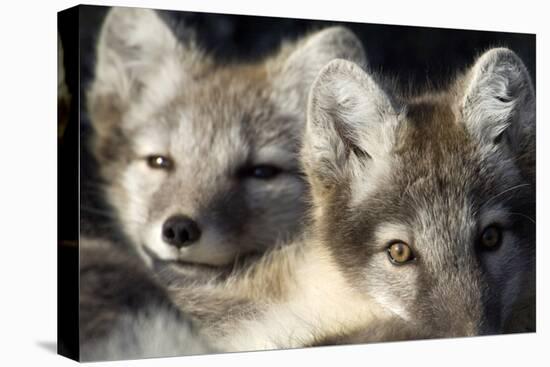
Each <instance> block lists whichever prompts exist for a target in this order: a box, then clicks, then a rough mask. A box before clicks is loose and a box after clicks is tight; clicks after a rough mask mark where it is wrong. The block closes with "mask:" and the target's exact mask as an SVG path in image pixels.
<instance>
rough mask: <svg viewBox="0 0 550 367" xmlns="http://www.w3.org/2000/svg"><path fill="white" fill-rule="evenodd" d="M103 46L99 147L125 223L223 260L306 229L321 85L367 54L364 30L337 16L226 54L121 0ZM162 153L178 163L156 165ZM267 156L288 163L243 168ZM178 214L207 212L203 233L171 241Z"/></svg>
mask: <svg viewBox="0 0 550 367" xmlns="http://www.w3.org/2000/svg"><path fill="white" fill-rule="evenodd" d="M97 56H98V57H97V67H96V75H95V80H94V82H93V84H92V86H91V88H90V90H89V92H88V106H89V109H90V116H91V119H92V122H93V125H94V130H95V136H94V140H93V144H92V151H93V153H94V155H95V157H96V159H97V160H98V162H99V166H100V169H101V174H102V177H103V179H104V180H105V192H106V196H107V200H108V202H109V203H110V204H111V205H112V206H113V207H114V208H115V211H116V214H117V217H118V220H119V222H120V224H121V227H122V228H123V230H124V232H125V233H126V235H127V236H128V237H129V238H130V240H131V241H132V242H133V243H134V244H135V245H136V246H137V247H138V249H143V248H147V249H148V250H149V251H148V253H152V254H154V255H156V257H158V258H161V259H164V260H182V261H185V262H192V263H198V264H209V265H216V266H217V265H225V264H228V263H229V264H230V263H231V262H232V261H234V259H235V258H236V257H237V256H239V255H241V254H245V253H249V252H263V251H265V250H266V249H268V248H269V247H271V246H273V245H275V244H277V243H284V242H286V241H288V240H289V239H290V238H292V237H293V236H294V235H295V234H296V233H298V232H299V230H300V228H301V223H302V221H303V219H304V213H305V211H306V209H307V196H308V194H307V190H306V185H305V182H304V180H303V177H302V175H301V174H300V167H299V166H300V164H299V161H298V150H299V137H300V135H301V132H302V130H303V127H304V125H305V105H306V102H307V93H308V91H309V87H310V85H311V83H312V82H313V78H314V77H315V75H316V74H317V72H318V71H319V70H320V69H321V67H322V66H323V65H325V64H326V63H327V62H329V61H330V60H332V59H334V58H338V57H340V58H349V59H352V60H354V61H355V62H358V63H364V62H365V60H364V59H365V57H364V52H363V49H362V46H361V44H360V42H359V41H358V40H357V38H356V37H355V36H354V35H353V34H352V33H351V32H350V31H349V30H347V29H345V28H342V27H333V28H328V29H325V30H322V31H319V32H317V33H313V34H311V35H308V36H306V37H304V38H303V39H302V40H299V41H298V42H296V43H292V44H291V43H287V44H284V45H283V46H282V47H281V49H280V50H279V52H277V53H275V54H274V55H272V56H271V57H268V58H266V59H265V60H261V61H259V62H257V63H251V64H229V65H219V64H216V62H215V61H214V60H212V59H210V58H209V57H208V56H207V55H205V54H204V53H203V52H201V51H200V50H199V49H198V48H197V46H196V45H195V44H194V42H193V41H188V42H185V43H180V42H178V41H177V40H176V39H175V37H174V36H173V34H172V32H171V31H170V29H169V28H168V26H167V25H166V24H164V22H163V21H162V20H161V18H160V17H159V16H158V15H157V14H156V13H155V12H154V11H152V10H147V9H131V8H113V9H112V10H111V11H110V13H109V15H108V16H107V19H106V20H105V24H104V25H103V28H102V31H101V35H100V38H99V42H98V52H97ZM152 154H161V155H165V156H168V157H170V158H172V159H173V160H174V162H175V166H174V167H173V169H172V170H171V171H170V172H163V171H159V170H152V169H150V168H149V167H148V166H147V164H146V157H147V156H148V155H152ZM260 164H269V165H274V166H277V167H279V168H281V169H282V172H281V173H280V174H279V175H277V176H276V177H274V178H273V179H270V180H265V181H264V180H259V179H254V178H250V177H243V175H242V174H241V172H242V170H243V169H246V168H247V167H251V166H254V165H260ZM175 214H183V215H186V216H188V217H191V218H193V219H194V220H195V221H196V222H198V223H199V226H200V227H201V229H202V236H201V240H200V242H199V243H197V244H194V245H193V246H190V247H187V248H182V249H180V250H177V249H176V248H174V247H170V246H168V245H167V244H165V243H163V242H162V240H161V229H160V228H161V225H162V223H163V222H164V221H165V220H166V219H167V218H168V217H170V216H172V215H175ZM142 252H143V251H142Z"/></svg>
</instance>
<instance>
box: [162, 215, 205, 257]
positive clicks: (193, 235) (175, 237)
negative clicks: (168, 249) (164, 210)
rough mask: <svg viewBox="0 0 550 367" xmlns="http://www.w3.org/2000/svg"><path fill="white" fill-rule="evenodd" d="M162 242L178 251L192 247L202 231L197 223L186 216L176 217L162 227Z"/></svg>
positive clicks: (172, 217)
mask: <svg viewBox="0 0 550 367" xmlns="http://www.w3.org/2000/svg"><path fill="white" fill-rule="evenodd" d="M161 232H162V233H161V236H162V240H163V241H164V242H165V243H167V244H168V245H170V246H174V247H176V248H178V249H180V248H182V247H187V246H191V245H192V244H194V243H196V242H197V240H198V239H199V238H200V236H201V229H200V227H199V225H198V224H197V222H195V221H194V220H193V219H191V218H189V217H187V216H185V215H181V214H178V215H174V216H171V217H170V218H168V219H167V220H166V221H165V222H164V223H163V225H162V231H161Z"/></svg>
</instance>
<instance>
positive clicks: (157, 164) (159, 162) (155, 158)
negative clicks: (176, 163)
mask: <svg viewBox="0 0 550 367" xmlns="http://www.w3.org/2000/svg"><path fill="white" fill-rule="evenodd" d="M146 159H147V165H149V167H151V168H155V169H170V168H172V166H173V164H172V160H171V159H170V158H168V157H165V156H162V155H150V156H148V157H147V158H146Z"/></svg>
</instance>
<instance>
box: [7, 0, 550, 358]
mask: <svg viewBox="0 0 550 367" xmlns="http://www.w3.org/2000/svg"><path fill="white" fill-rule="evenodd" d="M90 2H91V3H94V4H98V5H103V4H104V5H127V6H142V7H154V8H164V9H180V10H190V11H205V12H218V13H238V14H250V15H271V16H283V17H297V18H312V19H326V20H347V21H359V22H370V23H385V24H407V25H421V26H433V27H447V28H463V29H484V30H497V31H513V32H527V33H537V65H538V70H537V106H538V111H537V112H538V116H537V117H538V127H537V129H538V131H537V135H538V148H539V152H538V153H539V154H538V159H537V161H538V167H537V172H538V179H539V182H538V187H539V193H538V195H537V196H538V198H537V202H538V209H539V212H538V214H537V217H538V219H539V225H538V226H537V230H538V232H539V236H538V241H537V245H538V252H537V269H538V271H539V272H538V281H539V284H538V290H537V292H538V293H537V294H538V296H539V297H538V305H537V309H538V311H539V312H538V315H537V316H538V320H537V321H538V322H537V326H538V327H537V329H538V332H537V334H536V335H519V336H501V337H479V338H468V339H450V340H449V339H448V340H438V341H417V342H401V343H387V344H376V345H365V346H348V347H327V348H316V349H307V350H293V351H279V352H255V353H235V354H226V355H216V356H207V357H203V356H201V357H180V358H167V359H150V360H141V361H131V362H119V363H100V364H97V365H98V366H103V365H105V366H111V365H113V366H115V365H117V366H118V365H129V366H158V365H163V366H164V365H166V366H176V365H177V366H181V365H194V366H195V365H197V366H214V365H219V364H224V365H265V364H267V365H296V364H298V363H301V364H305V365H306V366H307V365H312V364H319V363H320V364H321V365H336V366H343V365H348V364H354V365H355V364H357V365H359V364H360V365H365V366H381V365H383V366H391V365H407V366H409V365H412V366H415V365H422V366H431V365H444V366H464V365H481V364H490V365H491V366H509V365H515V366H518V365H520V366H521V365H528V364H536V365H542V364H543V362H540V361H538V360H549V359H550V358H549V357H548V356H549V353H548V348H550V347H549V346H550V343H549V341H550V340H548V335H549V333H548V330H550V328H549V326H548V320H549V318H548V314H546V313H545V309H546V310H550V308H549V307H548V305H549V303H548V289H549V288H548V284H549V283H548V274H549V271H548V268H549V266H541V265H542V262H544V261H545V257H546V256H548V255H550V251H549V250H548V249H547V248H545V245H546V243H545V242H546V241H545V239H544V238H543V237H541V236H540V233H542V232H541V231H542V230H543V229H544V228H545V227H546V225H549V224H550V223H549V221H548V219H549V216H548V215H547V214H546V213H545V211H544V210H541V208H546V207H547V206H548V194H546V193H545V188H547V187H548V177H549V172H548V169H547V167H548V165H547V163H546V162H545V159H544V157H546V156H548V155H547V154H548V151H549V144H546V143H545V142H546V141H547V140H548V139H549V138H550V136H549V134H548V130H549V129H548V126H547V124H545V120H547V110H548V109H547V108H545V105H544V104H543V103H542V101H545V100H547V99H548V94H547V91H548V85H549V81H548V73H546V72H545V69H544V66H545V65H550V62H549V61H550V59H549V58H548V49H549V48H548V39H549V37H550V36H549V33H548V28H549V27H548V23H549V22H550V21H549V20H548V19H547V18H548V17H547V16H545V15H547V14H548V13H549V12H548V10H547V9H545V7H544V2H543V1H526V0H523V1H520V2H518V1H515V2H505V1H503V0H501V1H480V0H477V1H466V0H462V1H460V2H459V3H455V4H456V5H451V4H449V3H446V2H443V1H419V0H416V1H400V2H397V1H390V0H384V1H380V2H377V3H374V2H367V1H360V2H358V1H355V2H354V1H351V0H338V1H334V2H329V1H326V2H324V3H323V2H321V1H315V2H313V1H311V2H310V3H309V4H307V3H306V1H302V2H299V1H297V0H294V1H283V0H277V1H253V0H232V1H223V0H216V1H214V0H209V1H207V2H206V1H204V0H203V1H200V0H187V1H175V0H172V1H168V0H158V1H152V0H149V1H110V2H104V1H90ZM73 5H75V3H74V2H71V1H60V0H56V1H47V2H46V1H41V2H36V3H34V4H33V3H32V2H29V1H14V0H12V1H9V2H7V1H5V2H3V7H2V11H1V12H0V17H1V21H0V27H1V31H0V46H1V52H0V60H1V67H0V88H1V92H2V93H1V94H0V96H1V100H0V101H1V102H0V115H1V117H0V129H1V133H0V139H1V140H0V162H1V165H0V173H1V174H0V185H1V189H0V215H1V221H0V230H1V231H2V232H1V233H2V236H1V237H0V246H1V251H0V272H1V276H0V292H1V293H0V365H2V366H16V365H30V366H50V365H60V366H64V365H70V364H72V363H74V362H71V361H70V360H68V359H65V358H63V357H60V356H57V355H56V354H55V353H54V350H55V340H56V165H57V164H56V144H57V140H56V136H57V135H56V134H57V125H56V124H57V122H56V121H57V120H56V106H57V104H56V91H57V76H56V73H57V64H56V58H57V53H56V52H57V49H56V42H57V38H56V35H57V33H56V29H57V28H56V21H57V14H56V12H57V11H59V10H62V9H65V8H68V7H70V6H73ZM549 122H550V121H549ZM543 288H545V290H546V292H543ZM536 361H538V362H536ZM547 365H548V364H547Z"/></svg>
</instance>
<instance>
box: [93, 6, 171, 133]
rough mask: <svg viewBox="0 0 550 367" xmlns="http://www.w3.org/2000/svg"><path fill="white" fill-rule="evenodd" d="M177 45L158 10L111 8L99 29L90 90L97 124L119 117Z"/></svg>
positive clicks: (94, 119) (94, 118)
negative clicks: (152, 72)
mask: <svg viewBox="0 0 550 367" xmlns="http://www.w3.org/2000/svg"><path fill="white" fill-rule="evenodd" d="M177 48H178V42H177V39H176V37H175V36H174V35H173V33H172V32H171V30H170V28H169V27H168V26H167V25H166V24H165V22H164V21H163V20H162V19H161V18H160V17H159V15H158V14H157V13H156V12H155V11H153V10H150V9H140V8H125V7H120V8H117V7H115V8H112V9H111V10H110V11H109V13H108V14H107V17H106V18H105V21H104V23H103V26H102V28H101V31H100V35H99V40H98V44H97V54H96V55H97V56H96V67H95V76H94V81H93V84H92V85H91V87H90V89H89V93H88V110H89V111H90V113H91V115H92V119H93V121H94V124H96V123H101V124H104V123H108V121H109V120H111V119H113V118H116V116H118V115H119V114H120V113H121V112H122V111H123V110H124V109H125V107H126V105H127V104H128V103H129V101H130V99H131V98H134V97H136V95H138V93H139V92H140V90H141V88H142V87H143V85H144V83H145V80H146V78H147V77H148V75H149V74H150V73H151V71H152V70H154V69H155V68H157V67H158V64H159V63H160V62H166V60H167V59H169V58H170V57H171V56H175V55H176V51H177ZM97 127H98V126H96V128H97Z"/></svg>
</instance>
